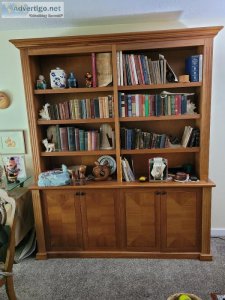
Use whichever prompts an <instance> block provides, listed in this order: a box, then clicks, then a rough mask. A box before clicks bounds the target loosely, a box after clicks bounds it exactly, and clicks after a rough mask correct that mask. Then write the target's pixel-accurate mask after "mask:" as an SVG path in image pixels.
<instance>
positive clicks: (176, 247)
mask: <svg viewBox="0 0 225 300" xmlns="http://www.w3.org/2000/svg"><path fill="white" fill-rule="evenodd" d="M200 208H201V196H200V190H198V189H195V190H191V189H188V190H187V189H185V190H178V189H177V190H170V191H164V193H163V195H162V196H161V220H163V221H162V224H161V225H162V250H163V251H173V252H174V251H177V252H179V251H182V252H185V251H186V252H188V251H190V252H193V251H200V239H199V237H200V224H201V209H200Z"/></svg>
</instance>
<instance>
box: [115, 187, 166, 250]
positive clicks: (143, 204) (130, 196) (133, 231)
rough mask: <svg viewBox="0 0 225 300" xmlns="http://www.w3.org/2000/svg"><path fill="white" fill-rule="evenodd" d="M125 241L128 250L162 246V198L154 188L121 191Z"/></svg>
mask: <svg viewBox="0 0 225 300" xmlns="http://www.w3.org/2000/svg"><path fill="white" fill-rule="evenodd" d="M121 201H122V207H123V242H124V246H125V248H126V249H127V250H132V251H135V250H136V251H155V250H159V248H160V198H159V195H158V193H157V191H155V190H154V189H126V190H122V191H121Z"/></svg>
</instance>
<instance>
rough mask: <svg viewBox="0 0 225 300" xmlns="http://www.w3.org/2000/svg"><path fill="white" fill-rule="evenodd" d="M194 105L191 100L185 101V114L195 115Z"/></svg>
mask: <svg viewBox="0 0 225 300" xmlns="http://www.w3.org/2000/svg"><path fill="white" fill-rule="evenodd" d="M195 109H196V105H195V104H194V103H193V102H191V100H189V99H188V100H187V114H196V112H195Z"/></svg>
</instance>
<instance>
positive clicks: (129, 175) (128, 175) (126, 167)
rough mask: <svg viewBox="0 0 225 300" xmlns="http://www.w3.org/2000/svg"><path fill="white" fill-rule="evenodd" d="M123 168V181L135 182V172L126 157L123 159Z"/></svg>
mask: <svg viewBox="0 0 225 300" xmlns="http://www.w3.org/2000/svg"><path fill="white" fill-rule="evenodd" d="M121 166H122V176H123V179H124V180H125V181H127V182H131V181H135V176H134V172H133V170H132V168H131V166H130V164H129V162H128V160H127V159H126V158H125V157H124V158H121Z"/></svg>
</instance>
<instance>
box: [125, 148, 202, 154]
mask: <svg viewBox="0 0 225 300" xmlns="http://www.w3.org/2000/svg"><path fill="white" fill-rule="evenodd" d="M199 151H200V148H199V147H190V148H184V147H179V148H157V149H134V150H121V151H120V152H121V154H152V153H190V152H194V153H195V152H199Z"/></svg>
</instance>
